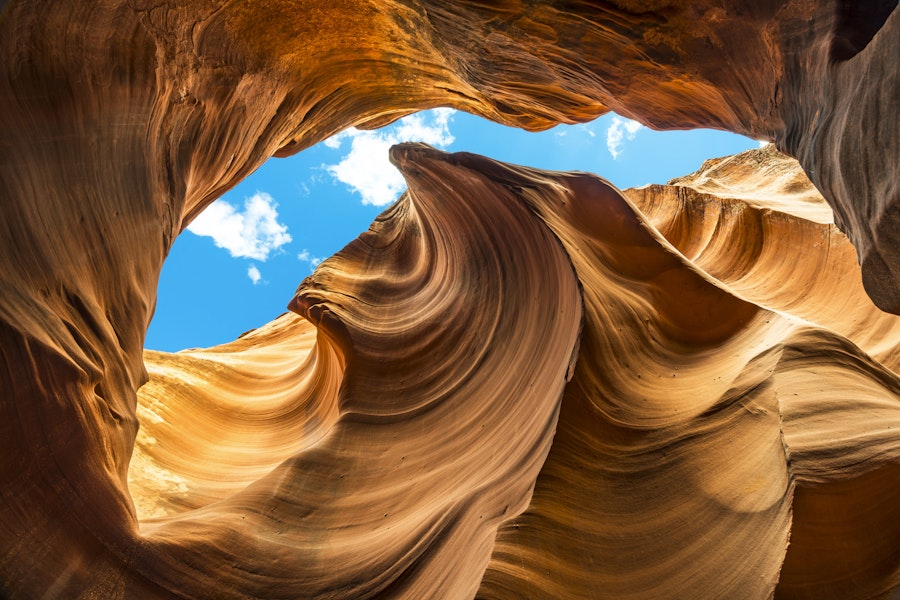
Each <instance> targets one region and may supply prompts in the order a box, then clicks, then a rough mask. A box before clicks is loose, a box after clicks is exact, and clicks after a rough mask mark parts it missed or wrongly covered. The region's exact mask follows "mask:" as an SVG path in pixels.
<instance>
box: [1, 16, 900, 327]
mask: <svg viewBox="0 0 900 600" xmlns="http://www.w3.org/2000/svg"><path fill="white" fill-rule="evenodd" d="M896 6H897V2H896V0H873V1H871V2H852V1H850V0H833V1H830V2H814V3H812V2H805V1H803V0H776V1H773V2H764V3H758V2H752V3H751V2H745V1H744V0H720V1H714V0H708V1H705V2H700V3H698V2H686V1H683V0H674V1H673V0H646V1H641V0H620V1H617V2H606V3H603V4H602V5H600V6H598V5H596V4H595V3H587V2H570V3H566V4H565V5H564V6H557V5H553V4H551V3H545V2H531V3H520V2H503V3H499V4H495V5H491V4H490V3H483V2H467V1H461V0H460V1H455V2H445V1H444V0H405V1H404V2H393V3H363V2H352V1H350V2H338V3H335V2H330V3H326V4H322V3H317V2H311V1H303V0H274V1H270V2H265V3H250V2H220V1H218V0H192V1H191V2H186V3H170V2H162V3H160V2H152V3H151V2H145V1H143V0H134V1H130V2H122V1H109V2H102V3H99V4H98V3H96V2H88V1H75V2H66V3H59V2H24V1H12V2H6V3H4V6H3V13H2V15H0V44H2V47H0V51H2V56H3V57H4V61H2V63H3V64H2V67H0V69H2V70H0V98H3V99H4V101H3V106H4V109H5V110H3V111H2V113H3V114H2V116H0V129H2V130H3V131H4V138H5V139H6V142H5V146H4V147H3V149H2V152H3V155H2V156H3V160H2V164H8V165H10V166H12V165H15V166H16V167H15V168H16V169H17V172H16V174H15V175H10V176H9V177H7V178H5V181H4V189H3V192H4V196H5V197H8V198H11V199H12V198H22V201H23V202H26V203H30V204H31V205H35V201H36V198H35V197H36V196H42V195H43V194H44V191H43V190H50V189H53V190H57V194H62V193H63V192H61V190H71V191H68V192H66V193H67V194H71V195H73V196H74V200H75V202H74V204H73V208H68V207H67V203H64V204H63V205H62V206H57V207H55V208H56V209H57V211H58V212H60V213H61V214H63V215H64V216H65V217H66V218H67V219H68V220H69V222H72V221H73V220H74V221H76V222H77V219H78V218H79V215H78V210H79V209H78V208H75V207H83V206H86V205H88V204H92V203H93V202H94V201H95V199H96V198H103V199H104V200H103V201H104V203H106V204H108V205H109V207H110V214H111V215H115V214H116V209H118V215H119V218H120V219H127V218H128V215H133V216H134V218H138V219H139V220H140V219H142V218H143V219H147V218H148V217H152V218H153V219H154V220H160V222H158V223H157V224H156V225H155V227H157V228H159V229H160V231H157V232H155V236H151V237H156V238H161V241H162V244H163V248H162V250H163V251H165V250H167V249H168V247H169V245H170V244H171V241H172V239H173V238H174V236H175V235H176V234H177V232H178V231H179V230H180V229H181V227H182V226H183V222H184V220H185V219H188V220H189V219H191V218H192V217H193V216H195V215H196V214H197V212H198V211H199V210H201V209H202V208H203V206H205V205H206V204H208V203H209V202H211V201H212V200H213V199H215V198H216V197H217V196H218V195H220V194H221V193H222V192H223V191H224V190H225V189H227V188H229V187H231V186H232V185H234V183H235V182H236V181H238V180H239V179H240V178H242V177H244V176H246V175H247V174H248V173H249V172H251V171H252V170H253V169H255V168H256V167H257V166H259V165H260V164H261V163H262V162H263V161H264V160H265V159H266V158H268V157H269V156H271V155H272V154H273V153H278V154H286V153H290V152H295V151H298V150H300V149H302V148H305V147H308V146H310V145H312V144H314V143H316V142H318V141H320V140H322V139H325V138H326V137H328V136H329V135H331V134H332V133H335V132H337V131H338V130H340V129H343V128H345V127H347V126H349V125H359V126H375V125H380V124H385V123H387V122H389V121H391V120H393V119H395V118H397V117H399V116H401V115H403V114H406V113H409V112H412V111H414V110H417V109H423V108H430V107H434V106H439V105H447V106H454V107H457V108H461V109H464V110H467V111H470V112H473V113H476V114H480V115H484V116H486V117H488V118H491V119H494V120H497V121H500V122H503V123H507V124H511V125H518V126H522V127H526V128H534V129H537V128H543V127H549V126H551V125H553V124H556V123H559V122H573V121H584V120H588V119H590V118H593V117H596V116H598V115H600V114H602V113H604V112H606V111H607V110H610V109H612V110H615V111H617V112H619V113H621V114H624V115H627V116H629V117H632V118H635V119H638V120H640V121H641V122H643V123H645V124H647V125H650V126H653V127H656V128H661V129H665V128H690V127H715V128H722V129H728V130H731V131H736V132H740V133H744V134H747V135H750V136H752V137H756V138H763V139H771V140H774V141H775V142H776V143H777V145H778V147H779V148H780V149H782V150H784V151H786V152H787V153H789V154H791V155H793V156H796V157H797V158H798V159H799V160H800V163H801V164H802V165H803V166H804V169H805V170H806V172H807V174H808V175H809V176H810V178H811V179H812V181H813V182H814V183H815V184H816V186H817V187H818V188H819V189H820V190H821V191H822V193H823V194H824V196H825V198H826V199H827V201H828V202H829V203H830V204H831V206H832V207H833V208H834V210H835V214H836V216H837V223H838V225H839V226H840V227H841V228H842V229H843V230H844V231H845V232H847V234H848V236H849V237H850V239H851V241H852V242H853V244H854V246H855V247H856V248H857V251H858V254H859V258H860V261H861V263H862V267H863V281H864V283H865V285H866V289H867V290H868V292H869V294H870V295H871V296H872V298H873V299H874V301H875V302H876V304H877V305H878V306H880V307H881V308H882V309H884V310H888V311H892V312H895V313H896V312H898V311H900V287H898V286H900V284H898V282H900V277H898V274H897V269H898V267H897V265H898V264H900V254H898V253H900V250H898V248H900V241H898V234H897V232H898V231H900V225H898V219H900V215H898V211H900V208H898V206H900V201H898V195H897V187H896V181H897V180H898V176H900V171H898V169H900V167H898V164H900V161H898V160H897V158H898V156H900V148H898V145H897V144H898V142H897V140H898V139H900V135H898V133H900V131H898V125H897V119H896V106H897V97H898V95H900V79H898V75H897V69H896V68H895V61H894V60H893V59H894V57H896V56H897V55H898V53H900V29H898V28H900V14H898V11H897V10H896ZM61 165H68V167H69V170H67V169H66V168H62V166H61ZM83 181H90V182H91V184H90V185H89V186H87V189H84V190H82V189H81V187H79V186H78V185H76V184H77V183H78V182H83ZM73 187H74V188H75V189H72V188H73ZM39 190H40V191H39ZM37 205H40V206H42V207H43V206H44V205H43V204H41V203H38V204H37ZM46 208H50V207H49V206H48V207H46ZM91 218H92V219H99V220H98V222H97V225H98V226H99V230H102V231H107V230H111V229H114V228H115V226H116V225H124V224H119V223H116V222H115V221H112V222H107V221H108V220H107V219H106V218H105V217H103V216H102V215H99V214H96V215H91ZM148 235H149V232H148Z"/></svg>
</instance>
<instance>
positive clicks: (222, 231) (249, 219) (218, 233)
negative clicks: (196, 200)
mask: <svg viewBox="0 0 900 600" xmlns="http://www.w3.org/2000/svg"><path fill="white" fill-rule="evenodd" d="M277 206H278V205H277V204H276V203H275V201H274V200H273V199H272V196H270V195H269V194H266V193H264V192H257V193H256V194H254V195H253V196H251V197H249V198H247V199H246V200H245V201H244V209H243V211H241V210H239V209H237V208H235V207H234V206H232V205H231V204H229V203H228V202H226V201H224V200H216V201H215V202H213V203H212V204H211V205H209V206H208V207H207V209H206V210H204V211H203V212H202V213H200V215H199V216H198V217H197V218H196V219H194V221H193V222H192V223H191V224H190V225H188V228H187V229H188V231H190V232H191V233H193V234H195V235H201V236H206V237H211V238H212V239H213V243H215V245H216V246H218V247H219V248H224V249H226V250H228V252H229V253H231V256H233V257H235V258H240V257H243V258H252V259H254V260H263V261H264V260H266V259H267V258H268V257H269V253H271V252H272V251H274V250H277V249H278V248H280V247H281V246H283V245H285V244H287V243H288V242H290V241H291V236H290V235H289V234H288V232H287V226H286V225H283V224H282V223H279V222H278V211H276V210H275V209H276V207H277ZM248 275H249V273H248ZM250 277H251V279H252V278H253V277H252V275H251V276H250ZM254 283H256V282H255V281H254Z"/></svg>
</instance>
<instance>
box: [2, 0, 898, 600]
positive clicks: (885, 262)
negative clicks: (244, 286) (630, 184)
mask: <svg viewBox="0 0 900 600" xmlns="http://www.w3.org/2000/svg"><path fill="white" fill-rule="evenodd" d="M895 7H896V3H895V2H890V1H885V2H873V3H869V2H859V3H854V2H843V1H841V2H815V3H812V2H804V1H801V0H788V1H782V2H763V3H749V2H721V3H717V4H712V3H709V2H702V3H696V2H680V1H676V2H667V1H653V2H640V1H635V2H625V1H621V2H616V3H608V4H604V7H603V8H599V7H597V6H594V5H589V4H587V3H580V2H573V3H568V4H566V5H565V6H561V5H554V6H548V5H547V4H545V3H541V2H535V3H527V4H524V3H519V2H508V3H466V2H452V3H451V2H437V1H434V2H401V3H391V4H383V3H357V2H341V1H337V2H328V3H321V2H297V1H286V0H280V1H279V0H273V1H269V2H246V3H236V2H235V3H219V2H212V1H208V2H202V1H195V2H184V3H178V4H175V3H167V2H156V3H146V2H142V1H140V0H137V1H134V2H127V3H126V2H121V1H117V0H109V1H104V2H94V1H91V2H87V1H81V0H73V1H71V2H40V1H36V2H25V1H15V0H10V1H7V2H0V11H2V12H0V55H2V57H3V60H0V132H2V136H0V290H2V291H0V352H2V362H0V456H2V457H3V458H2V460H0V484H2V485H0V506H2V511H0V595H2V596H10V597H13V598H32V597H46V598H55V597H59V598H68V597H88V598H90V597H94V598H166V597H196V598H245V597H257V598H296V597H323V598H324V597H332V598H343V597H377V596H382V597H407V598H424V597H460V598H465V597H472V596H478V597H483V598H520V597H533V598H538V597H545V598H579V597H610V598H628V597H642V598H659V597H699V598H702V597H763V598H764V597H768V596H771V595H773V594H774V595H776V596H778V597H801V598H804V597H805V598H827V597H832V598H870V597H888V596H889V595H890V594H891V590H896V588H897V586H898V584H900V575H898V568H900V567H898V565H900V558H898V555H897V548H900V514H898V513H900V509H898V506H900V498H898V496H900V485H898V484H900V456H898V455H900V400H898V397H900V383H898V377H897V374H896V371H897V368H898V363H900V357H898V352H900V351H898V342H900V339H898V338H900V333H898V332H900V325H898V318H897V317H894V316H891V315H888V314H886V313H883V312H881V311H879V310H878V308H876V307H875V304H877V305H878V306H880V307H881V308H883V309H886V310H890V311H893V312H900V293H898V288H897V281H898V276H897V273H898V269H900V266H898V265H900V258H898V252H900V251H898V232H900V226H898V219H900V217H898V210H900V209H898V198H897V191H896V190H897V184H896V181H897V180H898V169H900V161H898V160H897V156H898V148H897V143H898V142H897V140H898V137H900V136H898V135H897V134H898V131H897V129H898V123H900V121H898V120H897V119H896V112H897V110H896V109H897V98H898V76H897V67H896V60H895V57H896V56H898V54H900V48H898V46H900V35H898V28H900V22H898V19H900V16H898V11H897V10H896V9H895ZM438 105H446V106H454V107H457V108H461V109H464V110H468V111H471V112H474V113H477V114H481V115H484V116H487V117H489V118H492V119H494V120H497V121H500V122H504V123H508V124H513V125H519V126H522V127H526V128H532V129H538V128H543V127H548V126H550V125H552V124H554V123H557V122H572V121H583V120H587V119H590V118H592V117H594V116H597V115H599V114H602V113H603V112H605V111H606V110H608V109H614V110H616V111H617V112H620V113H621V114H623V115H626V116H629V117H632V118H636V119H639V120H641V121H642V122H644V123H646V124H649V125H652V126H655V127H658V128H683V127H696V126H713V127H719V128H723V129H729V130H732V131H737V132H740V133H745V134H748V135H752V136H754V137H761V138H766V139H772V140H774V141H775V145H776V146H777V147H778V148H780V149H781V150H783V151H786V152H788V153H789V154H791V155H793V156H796V157H797V158H798V159H799V161H800V165H802V168H803V170H804V171H805V173H806V174H807V175H808V176H809V177H810V178H811V179H812V181H813V183H815V184H816V186H817V187H818V189H819V190H820V191H821V193H822V194H823V195H824V198H825V200H826V201H827V203H828V205H827V206H826V205H825V204H824V202H823V200H822V199H821V198H820V197H819V196H818V194H817V193H816V192H815V190H814V189H813V188H812V187H811V186H810V183H809V182H808V181H807V180H806V179H805V177H804V175H803V174H802V173H801V170H800V167H798V165H797V164H796V163H794V162H793V161H791V160H790V159H787V158H785V157H784V156H781V155H778V154H777V153H775V151H774V149H773V148H766V149H763V150H760V151H756V152H751V153H747V154H744V155H740V156H739V157H737V158H728V159H720V160H718V161H711V162H710V163H708V164H707V165H705V166H704V168H703V169H701V171H700V172H698V173H697V174H694V175H692V176H689V177H686V178H682V179H680V180H676V181H674V182H672V183H671V184H670V185H668V186H654V187H651V188H646V189H641V190H629V191H627V192H626V193H625V194H624V195H623V194H621V193H620V192H618V191H617V190H615V189H614V188H612V187H611V186H609V185H608V184H606V183H605V182H604V181H603V180H602V179H599V178H597V177H596V176H593V175H587V174H572V173H546V172H540V171H535V170H531V169H524V168H518V167H511V166H508V165H502V164H500V163H496V162H493V161H491V160H489V159H486V158H482V157H477V156H473V155H466V154H457V155H445V154H442V153H439V152H437V151H435V150H432V149H429V148H426V147H422V146H404V147H400V148H398V149H396V150H395V151H394V160H395V162H396V163H397V164H398V165H399V166H400V167H401V169H402V170H403V172H404V174H405V176H406V177H407V180H408V182H409V184H410V191H409V193H408V194H407V195H406V196H404V198H403V199H402V200H401V201H399V202H398V203H397V204H396V205H395V206H394V207H392V208H391V209H390V210H388V211H387V212H386V213H385V214H384V215H382V216H381V217H380V218H379V219H378V220H377V221H376V222H375V224H374V225H373V226H372V229H371V230H370V232H369V233H367V234H365V235H363V236H361V238H360V239H358V240H356V241H355V242H353V243H351V244H350V245H349V246H348V247H347V248H346V249H345V250H344V251H342V252H341V253H339V254H338V255H336V256H335V257H332V258H331V259H329V260H328V261H326V262H325V263H323V265H322V266H321V267H320V268H319V269H318V270H317V271H316V273H315V274H314V275H313V276H312V277H311V278H309V279H308V280H307V281H305V282H304V283H303V284H302V285H301V287H300V289H299V291H298V294H297V296H296V297H295V298H294V299H293V300H292V301H291V308H292V309H293V310H294V311H295V312H296V313H297V314H289V315H286V316H283V317H281V318H279V319H277V320H276V321H274V322H272V323H270V324H268V325H266V326H264V327H261V328H260V329H258V330H256V331H254V332H251V333H249V334H247V335H246V336H244V337H242V338H241V339H239V340H237V341H235V342H233V343H231V344H228V345H225V346H222V347H218V348H213V349H207V350H196V351H188V352H184V353H179V354H177V355H166V354H161V353H151V352H148V353H146V355H145V354H144V353H143V351H142V346H143V339H144V333H145V331H146V327H147V324H148V322H149V320H150V317H151V315H152V312H153V308H154V305H155V298H156V292H155V288H156V284H157V279H158V276H159V271H160V268H161V265H162V262H163V260H164V258H165V256H166V254H167V252H168V251H169V249H170V248H171V244H172V242H173V241H174V239H175V237H176V236H177V235H178V233H179V232H180V231H181V230H182V228H183V227H184V226H185V225H186V223H188V222H189V220H190V219H191V218H193V217H194V216H195V215H196V214H198V213H199V211H200V210H202V209H203V207H205V206H206V205H208V204H209V203H210V202H211V201H212V200H213V199H215V198H216V197H217V196H219V195H220V194H221V193H222V192H223V191H224V190H226V189H228V188H230V187H231V186H232V185H234V184H235V183H236V182H237V181H238V180H240V179H241V178H242V177H244V176H246V175H247V174H248V173H249V172H251V171H252V170H253V169H254V168H256V167H257V166H258V165H259V164H261V163H262V162H263V161H264V160H265V159H266V158H268V157H269V156H271V155H272V154H276V153H279V154H287V153H290V152H294V151H299V150H301V149H303V148H305V147H308V146H310V145H312V144H314V143H315V142H317V141H320V140H322V139H324V138H326V137H328V136H329V135H331V134H333V133H335V132H336V131H338V130H340V129H342V128H344V127H347V126H350V125H364V126H376V125H379V124H383V123H386V122H389V121H390V120H392V119H394V118H396V117H398V116H401V115H403V114H406V113H408V112H410V111H413V110H417V109H421V108H429V107H433V106H438ZM829 207H830V209H829ZM832 211H833V215H834V219H833V220H834V222H835V223H836V225H837V226H835V225H833V224H831V222H830V221H831V217H830V215H831V214H832ZM839 228H840V229H842V230H844V231H846V232H847V234H848V237H849V241H848V240H847V238H845V237H843V235H842V234H841V233H840V232H839ZM851 243H852V245H851ZM854 247H855V248H854ZM859 262H861V263H862V267H861V268H860V266H859ZM866 292H867V293H868V296H867V295H866ZM870 297H871V300H870V299H869V298H870ZM288 300H290V299H286V303H287V302H288ZM873 300H874V302H875V304H873ZM211 301H214V299H211ZM298 315H299V316H298ZM145 361H146V367H145ZM148 380H149V382H148ZM145 382H147V383H146V385H144V387H143V388H141V389H140V392H138V388H139V387H140V386H141V385H142V384H144V383H145ZM139 424H140V428H139Z"/></svg>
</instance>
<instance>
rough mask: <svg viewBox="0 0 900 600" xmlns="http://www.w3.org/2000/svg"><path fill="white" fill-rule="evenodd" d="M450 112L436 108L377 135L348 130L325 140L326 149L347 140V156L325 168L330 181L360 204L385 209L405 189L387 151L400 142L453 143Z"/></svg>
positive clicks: (451, 113)
mask: <svg viewBox="0 0 900 600" xmlns="http://www.w3.org/2000/svg"><path fill="white" fill-rule="evenodd" d="M455 113H456V111H455V110H453V109H450V108H436V109H434V110H431V111H427V112H424V113H418V114H414V115H409V116H408V117H403V118H402V119H400V120H399V121H397V122H396V123H395V124H393V125H391V126H389V127H386V128H384V129H381V130H378V131H362V130H359V129H355V128H350V129H348V130H346V131H342V132H341V133H339V134H337V135H335V136H332V137H330V138H328V139H327V140H325V145H326V146H327V147H329V148H335V149H337V148H340V147H341V145H342V144H343V141H344V140H345V139H349V140H350V152H349V153H347V154H346V155H344V157H343V158H342V159H341V161H340V162H339V163H337V164H336V165H326V167H325V168H326V169H327V170H328V172H329V173H330V174H331V176H332V177H334V178H335V179H337V180H338V181H340V182H342V183H345V184H347V185H348V186H349V187H350V188H351V189H352V190H353V191H354V192H357V193H358V194H360V195H361V196H362V201H363V204H373V205H375V206H384V205H385V204H390V203H391V202H393V201H394V200H396V199H397V196H399V195H400V192H402V191H403V189H404V187H406V182H405V181H404V180H403V177H402V176H401V175H400V172H399V171H397V169H396V168H394V165H392V164H391V163H390V161H389V160H388V149H389V148H390V147H391V146H393V145H394V144H397V143H399V142H425V143H426V144H430V145H432V146H435V147H438V148H445V147H447V146H449V145H450V144H452V143H453V139H454V138H453V135H452V134H451V133H450V119H451V118H452V117H453V115H454V114H455Z"/></svg>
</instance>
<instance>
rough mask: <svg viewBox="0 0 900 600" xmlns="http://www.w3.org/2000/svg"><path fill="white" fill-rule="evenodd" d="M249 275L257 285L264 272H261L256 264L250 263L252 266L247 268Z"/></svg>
mask: <svg viewBox="0 0 900 600" xmlns="http://www.w3.org/2000/svg"><path fill="white" fill-rule="evenodd" d="M247 277H249V278H250V281H252V282H253V285H257V284H258V283H259V280H260V279H262V274H261V273H260V272H259V269H257V268H256V265H250V268H249V269H247Z"/></svg>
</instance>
